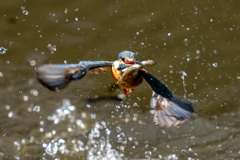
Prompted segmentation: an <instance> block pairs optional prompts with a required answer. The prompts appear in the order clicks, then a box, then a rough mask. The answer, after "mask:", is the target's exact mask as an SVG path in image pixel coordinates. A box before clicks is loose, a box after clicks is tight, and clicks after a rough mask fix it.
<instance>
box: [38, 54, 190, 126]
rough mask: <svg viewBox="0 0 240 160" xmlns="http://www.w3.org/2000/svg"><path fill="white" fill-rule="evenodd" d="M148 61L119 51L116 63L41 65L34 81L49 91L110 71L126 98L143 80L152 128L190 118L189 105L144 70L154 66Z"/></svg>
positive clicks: (83, 62) (89, 62) (178, 122)
mask: <svg viewBox="0 0 240 160" xmlns="http://www.w3.org/2000/svg"><path fill="white" fill-rule="evenodd" d="M154 65H155V62H154V61H152V60H146V61H141V62H140V61H138V60H137V58H136V53H134V52H131V51H122V52H120V53H119V54H118V60H116V61H80V62H79V63H78V64H44V65H42V66H39V67H37V69H36V77H37V79H38V81H39V82H40V83H41V84H42V85H43V86H45V87H47V88H48V89H49V90H52V91H56V90H59V89H62V88H64V87H66V86H67V85H68V84H69V83H70V82H71V81H74V80H80V79H82V78H83V77H84V76H85V75H86V74H87V73H89V72H91V73H96V74H97V73H101V72H106V71H107V70H110V71H111V73H112V77H113V80H114V81H115V82H116V83H117V85H119V86H120V87H121V88H122V90H123V93H124V94H125V95H126V96H127V94H128V93H131V92H132V91H133V90H134V89H135V88H136V87H137V86H139V85H140V84H141V83H142V82H143V79H144V80H145V81H146V82H147V83H148V84H149V86H150V87H151V88H152V90H153V94H152V98H151V100H150V106H151V107H152V108H154V117H153V123H154V125H159V126H161V127H163V126H166V127H170V126H176V125H178V124H181V123H183V122H185V121H186V120H189V119H191V118H192V117H194V115H195V112H194V110H193V108H192V104H191V103H187V102H184V101H182V99H181V98H179V97H178V96H176V95H174V94H173V93H172V92H171V91H170V90H169V89H168V88H167V87H166V86H165V85H164V84H163V83H162V82H161V81H159V80H158V79H157V78H156V77H154V76H153V75H151V74H150V73H148V72H147V71H146V69H145V68H146V66H154Z"/></svg>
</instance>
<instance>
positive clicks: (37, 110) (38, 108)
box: [33, 105, 41, 112]
mask: <svg viewBox="0 0 240 160" xmlns="http://www.w3.org/2000/svg"><path fill="white" fill-rule="evenodd" d="M40 109H41V107H40V106H39V105H36V106H34V108H33V111H35V112H40Z"/></svg>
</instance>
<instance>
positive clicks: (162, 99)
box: [139, 70, 195, 127]
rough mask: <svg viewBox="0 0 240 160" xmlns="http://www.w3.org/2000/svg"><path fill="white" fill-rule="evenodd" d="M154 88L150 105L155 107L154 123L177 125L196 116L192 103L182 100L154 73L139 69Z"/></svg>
mask: <svg viewBox="0 0 240 160" xmlns="http://www.w3.org/2000/svg"><path fill="white" fill-rule="evenodd" d="M139 73H140V74H141V75H142V76H143V78H144V79H145V80H146V81H147V83H148V84H149V85H150V87H151V88H152V90H153V95H152V98H151V100H150V105H151V107H152V108H154V118H153V123H154V124H155V125H159V126H161V127H162V126H166V127H170V126H176V125H178V124H181V123H183V122H185V121H186V120H188V119H191V118H192V117H194V115H195V112H194V110H193V108H192V104H190V103H186V102H184V101H182V100H181V99H180V98H179V97H177V96H176V95H174V94H172V92H171V91H170V90H168V88H167V87H166V86H165V85H164V84H163V83H162V82H160V81H159V80H158V79H157V78H155V77H154V76H153V75H151V74H149V73H147V72H145V71H142V70H139Z"/></svg>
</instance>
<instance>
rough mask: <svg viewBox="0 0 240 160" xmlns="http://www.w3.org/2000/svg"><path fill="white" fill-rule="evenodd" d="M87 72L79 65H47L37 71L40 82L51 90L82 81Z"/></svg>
mask: <svg viewBox="0 0 240 160" xmlns="http://www.w3.org/2000/svg"><path fill="white" fill-rule="evenodd" d="M85 75H86V71H85V69H84V68H83V67H80V66H79V64H46V65H42V66H40V67H38V68H37V69H36V77H37V79H38V81H39V82H40V83H41V84H42V85H43V86H45V87H47V88H48V89H49V90H53V91H54V90H58V89H61V88H64V87H66V86H67V85H68V84H69V83H70V82H71V81H72V80H78V79H81V78H82V77H84V76H85Z"/></svg>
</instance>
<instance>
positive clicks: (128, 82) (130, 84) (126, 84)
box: [111, 60, 143, 95]
mask: <svg viewBox="0 0 240 160" xmlns="http://www.w3.org/2000/svg"><path fill="white" fill-rule="evenodd" d="M121 64H122V63H121V61H119V60H117V61H115V62H114V63H113V65H112V69H111V73H112V77H113V80H114V81H115V82H116V83H117V82H118V81H119V80H120V78H121V77H122V75H123V74H124V71H125V70H126V69H125V70H124V69H123V70H118V67H119V66H120V65H121ZM129 65H132V64H129ZM142 82H143V77H142V76H141V75H140V74H139V73H138V70H133V71H130V72H129V73H127V74H126V75H125V76H124V77H123V78H122V80H121V82H120V83H117V85H119V86H120V87H121V88H122V89H123V92H124V94H125V95H126V91H127V90H129V91H132V90H133V89H135V88H136V87H137V86H139V85H140V84H141V83H142Z"/></svg>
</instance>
